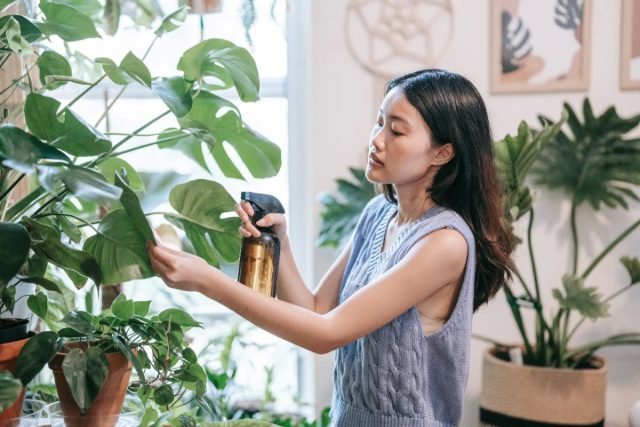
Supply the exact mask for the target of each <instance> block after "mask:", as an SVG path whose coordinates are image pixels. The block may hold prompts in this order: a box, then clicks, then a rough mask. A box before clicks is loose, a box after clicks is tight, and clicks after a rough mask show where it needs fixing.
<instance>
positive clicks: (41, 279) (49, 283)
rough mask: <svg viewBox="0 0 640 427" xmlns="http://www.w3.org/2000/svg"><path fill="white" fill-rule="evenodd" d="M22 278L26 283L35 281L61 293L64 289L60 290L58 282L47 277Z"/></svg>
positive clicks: (46, 288) (48, 289)
mask: <svg viewBox="0 0 640 427" xmlns="http://www.w3.org/2000/svg"><path fill="white" fill-rule="evenodd" d="M43 274H44V273H43ZM20 279H21V280H22V281H23V282H26V283H34V284H36V285H38V286H40V287H42V288H43V289H45V290H47V291H51V292H57V293H59V294H61V293H62V291H61V290H60V286H58V284H57V283H56V282H54V281H52V280H49V279H47V278H46V277H21V278H20Z"/></svg>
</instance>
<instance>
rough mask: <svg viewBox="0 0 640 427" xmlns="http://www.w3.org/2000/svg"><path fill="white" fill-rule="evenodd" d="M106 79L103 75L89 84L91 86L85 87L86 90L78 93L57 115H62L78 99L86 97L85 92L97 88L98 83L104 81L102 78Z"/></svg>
mask: <svg viewBox="0 0 640 427" xmlns="http://www.w3.org/2000/svg"><path fill="white" fill-rule="evenodd" d="M105 77H107V75H106V74H103V75H102V76H100V78H99V79H98V80H96V81H95V82H93V83H91V85H89V86H87V88H86V89H85V90H83V91H82V92H80V94H79V95H78V96H76V97H75V98H73V99H72V100H71V102H69V103H68V104H67V105H66V106H65V107H64V108H61V109H60V113H58V115H60V114H63V112H64V111H65V110H66V109H67V108H69V107H71V106H72V105H73V104H75V103H76V102H78V100H80V98H82V97H83V96H85V95H86V93H87V92H89V91H90V90H91V89H93V88H94V87H96V86H98V84H100V82H101V81H102V80H104V78H105Z"/></svg>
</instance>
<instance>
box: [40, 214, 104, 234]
mask: <svg viewBox="0 0 640 427" xmlns="http://www.w3.org/2000/svg"><path fill="white" fill-rule="evenodd" d="M45 216H68V217H71V218H73V219H76V220H78V221H80V222H81V223H83V224H84V225H86V226H89V227H91V228H92V229H93V231H95V232H96V233H99V231H98V229H97V228H95V227H94V226H93V224H91V223H90V222H89V221H87V220H85V219H82V218H80V217H77V216H75V215H71V214H65V213H58V212H50V213H45V214H39V215H33V218H34V219H35V218H42V217H45ZM98 222H100V221H98Z"/></svg>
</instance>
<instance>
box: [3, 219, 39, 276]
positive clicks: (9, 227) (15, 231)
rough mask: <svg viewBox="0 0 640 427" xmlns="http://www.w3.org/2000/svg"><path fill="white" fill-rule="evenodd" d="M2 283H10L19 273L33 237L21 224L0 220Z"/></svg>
mask: <svg viewBox="0 0 640 427" xmlns="http://www.w3.org/2000/svg"><path fill="white" fill-rule="evenodd" d="M0 242H11V244H10V245H8V244H3V245H0V285H3V284H5V283H8V282H9V280H11V278H12V277H13V276H15V275H16V274H17V273H18V270H20V267H22V264H24V262H25V261H26V260H27V256H28V255H29V248H30V246H31V239H30V237H29V233H28V231H27V229H26V228H25V227H24V226H23V225H21V224H15V223H11V222H0Z"/></svg>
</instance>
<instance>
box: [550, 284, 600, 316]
mask: <svg viewBox="0 0 640 427" xmlns="http://www.w3.org/2000/svg"><path fill="white" fill-rule="evenodd" d="M562 285H563V287H564V291H565V292H564V294H563V293H562V291H560V290H559V289H553V291H552V293H553V297H554V298H555V299H557V300H558V301H559V302H560V307H561V308H563V309H565V310H577V311H578V312H579V313H580V314H581V315H583V316H585V317H588V318H589V319H591V320H596V319H598V318H601V317H607V316H608V315H609V312H608V310H609V305H608V304H607V303H605V302H604V301H602V295H601V294H599V293H597V288H595V287H589V288H588V287H585V285H584V280H583V279H581V278H578V277H575V276H571V275H568V274H565V275H564V276H563V277H562Z"/></svg>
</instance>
